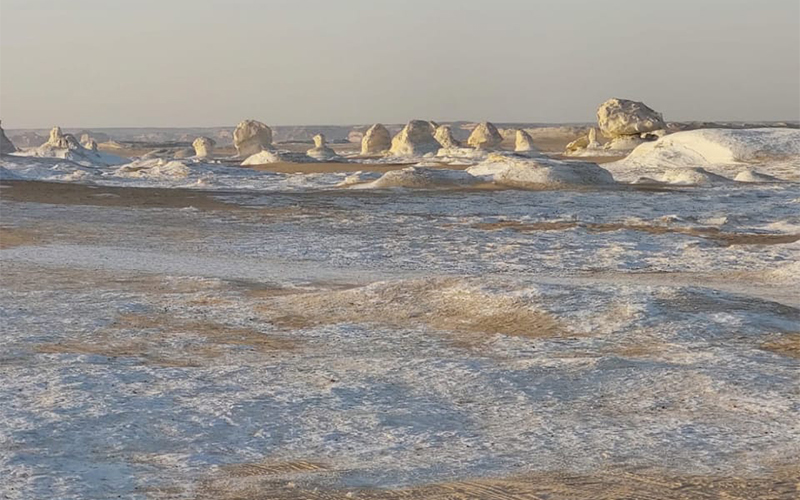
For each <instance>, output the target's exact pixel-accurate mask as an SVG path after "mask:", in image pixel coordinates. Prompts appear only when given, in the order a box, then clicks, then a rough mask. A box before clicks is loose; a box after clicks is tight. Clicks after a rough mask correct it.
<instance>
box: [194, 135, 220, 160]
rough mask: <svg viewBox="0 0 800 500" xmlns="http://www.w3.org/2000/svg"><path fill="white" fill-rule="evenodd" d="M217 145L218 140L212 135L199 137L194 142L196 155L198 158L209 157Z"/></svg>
mask: <svg viewBox="0 0 800 500" xmlns="http://www.w3.org/2000/svg"><path fill="white" fill-rule="evenodd" d="M216 145H217V143H216V141H214V139H212V138H210V137H198V138H197V139H195V140H194V142H192V147H193V148H194V153H195V156H197V157H198V158H208V157H209V156H211V155H212V154H214V146H216Z"/></svg>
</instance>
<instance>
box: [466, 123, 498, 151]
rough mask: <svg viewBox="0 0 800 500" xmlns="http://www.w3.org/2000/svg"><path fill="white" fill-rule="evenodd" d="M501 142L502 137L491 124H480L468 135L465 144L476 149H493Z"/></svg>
mask: <svg viewBox="0 0 800 500" xmlns="http://www.w3.org/2000/svg"><path fill="white" fill-rule="evenodd" d="M501 142H503V136H502V135H500V132H499V131H498V130H497V127H495V126H494V125H493V124H491V123H489V122H482V123H480V124H479V125H478V126H477V127H475V129H474V130H473V131H472V134H470V136H469V139H467V144H469V145H470V146H472V147H473V148H476V149H495V148H497V147H498V146H500V143H501Z"/></svg>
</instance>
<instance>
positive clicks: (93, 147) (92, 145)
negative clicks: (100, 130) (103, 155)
mask: <svg viewBox="0 0 800 500" xmlns="http://www.w3.org/2000/svg"><path fill="white" fill-rule="evenodd" d="M83 147H84V148H86V149H88V150H89V151H97V141H95V140H94V139H92V138H91V137H90V138H89V140H87V141H86V142H84V143H83Z"/></svg>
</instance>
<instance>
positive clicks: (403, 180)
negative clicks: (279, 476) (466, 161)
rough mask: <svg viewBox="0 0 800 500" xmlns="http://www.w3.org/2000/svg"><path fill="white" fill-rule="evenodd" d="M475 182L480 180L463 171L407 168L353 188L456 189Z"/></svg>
mask: <svg viewBox="0 0 800 500" xmlns="http://www.w3.org/2000/svg"><path fill="white" fill-rule="evenodd" d="M477 182H480V180H479V179H476V178H475V177H473V176H472V175H470V174H468V173H467V172H465V171H463V170H446V169H441V168H424V167H407V168H404V169H402V170H390V171H389V172H386V173H385V174H383V175H382V176H381V177H380V178H379V179H377V180H375V181H372V182H369V183H366V184H357V185H355V186H353V187H355V188H359V189H386V188H416V189H426V188H456V187H464V186H470V185H473V184H475V183H477Z"/></svg>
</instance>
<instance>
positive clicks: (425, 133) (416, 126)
mask: <svg viewBox="0 0 800 500" xmlns="http://www.w3.org/2000/svg"><path fill="white" fill-rule="evenodd" d="M438 150H439V143H438V142H437V141H436V139H434V137H433V130H432V126H431V124H430V123H429V122H426V121H422V120H411V121H410V122H408V124H407V125H406V126H405V127H403V130H401V131H400V133H398V134H397V135H396V136H394V139H392V147H391V149H390V150H389V152H390V153H391V154H392V155H394V156H422V155H425V154H428V153H435V152H437V151H438Z"/></svg>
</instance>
